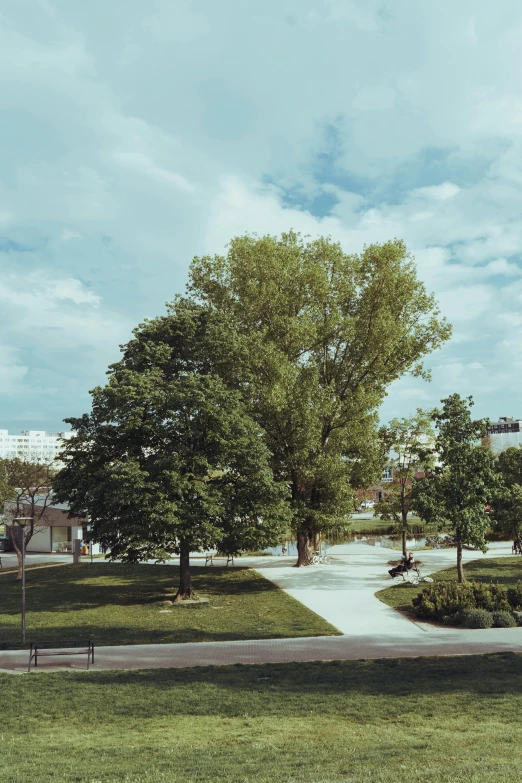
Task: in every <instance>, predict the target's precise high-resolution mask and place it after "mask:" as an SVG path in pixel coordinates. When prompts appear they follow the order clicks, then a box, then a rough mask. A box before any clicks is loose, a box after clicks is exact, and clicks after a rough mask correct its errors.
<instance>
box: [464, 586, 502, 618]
mask: <svg viewBox="0 0 522 783" xmlns="http://www.w3.org/2000/svg"><path fill="white" fill-rule="evenodd" d="M470 584H472V585H473V593H474V595H475V605H476V607H477V609H487V611H488V612H509V610H510V608H511V606H510V604H509V601H508V596H507V590H506V588H505V587H503V585H495V584H486V583H484V582H470Z"/></svg>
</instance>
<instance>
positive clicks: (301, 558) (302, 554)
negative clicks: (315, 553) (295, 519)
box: [294, 533, 312, 568]
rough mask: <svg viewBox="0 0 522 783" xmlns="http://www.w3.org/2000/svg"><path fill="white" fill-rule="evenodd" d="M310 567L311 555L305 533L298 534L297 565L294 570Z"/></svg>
mask: <svg viewBox="0 0 522 783" xmlns="http://www.w3.org/2000/svg"><path fill="white" fill-rule="evenodd" d="M308 565H312V553H311V552H310V545H309V539H308V534H307V533H299V535H298V536H297V563H296V564H295V566H294V568H300V567H301V566H308Z"/></svg>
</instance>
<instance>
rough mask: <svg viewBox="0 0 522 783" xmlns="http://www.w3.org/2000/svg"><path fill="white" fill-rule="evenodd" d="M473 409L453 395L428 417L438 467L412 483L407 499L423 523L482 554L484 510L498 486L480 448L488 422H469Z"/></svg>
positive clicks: (489, 457) (489, 456) (491, 463)
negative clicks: (434, 433) (434, 431)
mask: <svg viewBox="0 0 522 783" xmlns="http://www.w3.org/2000/svg"><path fill="white" fill-rule="evenodd" d="M472 405H473V400H472V399H471V398H470V397H468V398H467V399H462V398H461V397H460V396H459V395H458V394H453V395H451V396H450V397H447V398H446V399H444V400H442V409H441V410H439V411H435V412H434V413H433V420H434V422H435V425H436V428H437V436H436V440H435V449H434V451H435V454H436V456H437V459H438V464H437V465H436V466H435V467H434V468H433V469H432V470H431V472H430V473H429V474H428V475H427V476H426V478H423V479H419V480H415V481H414V486H413V498H412V499H413V507H414V508H415V509H416V510H417V511H418V512H419V514H420V515H421V517H422V518H423V519H424V520H425V521H426V522H428V523H432V524H436V525H437V526H438V527H439V528H440V529H445V530H448V531H451V532H454V533H455V535H456V536H457V539H458V541H459V542H462V543H468V544H471V545H472V546H475V547H477V548H478V549H481V550H482V551H483V552H485V551H486V550H487V544H486V539H485V535H486V531H487V529H488V527H489V520H488V516H487V514H486V513H485V506H486V505H487V504H489V503H490V502H491V498H492V495H493V493H494V492H495V490H496V489H497V487H498V484H499V482H498V477H497V474H496V471H495V465H494V459H493V455H492V454H491V452H490V451H489V449H486V448H484V447H483V446H481V445H480V441H481V439H482V438H483V437H484V436H485V434H486V427H487V421H486V420H485V419H476V420H473V419H472V418H471V413H470V408H471V406H472Z"/></svg>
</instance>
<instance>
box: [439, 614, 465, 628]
mask: <svg viewBox="0 0 522 783" xmlns="http://www.w3.org/2000/svg"><path fill="white" fill-rule="evenodd" d="M463 619H464V618H463V615H462V614H461V613H460V612H457V614H445V615H444V617H443V618H442V623H443V625H461V624H462V621H463Z"/></svg>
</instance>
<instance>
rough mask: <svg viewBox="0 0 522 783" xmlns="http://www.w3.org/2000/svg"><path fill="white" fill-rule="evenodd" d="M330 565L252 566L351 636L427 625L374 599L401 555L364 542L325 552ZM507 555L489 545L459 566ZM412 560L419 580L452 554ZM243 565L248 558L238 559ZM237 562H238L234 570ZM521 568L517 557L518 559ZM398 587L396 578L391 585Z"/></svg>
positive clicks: (278, 562) (506, 548) (425, 554)
mask: <svg viewBox="0 0 522 783" xmlns="http://www.w3.org/2000/svg"><path fill="white" fill-rule="evenodd" d="M328 552H329V554H330V555H331V556H332V558H333V559H332V562H331V563H330V564H329V565H327V566H325V565H317V566H312V567H309V568H293V564H294V562H295V558H294V557H292V558H282V557H266V558H264V560H262V561H260V560H259V559H257V560H256V561H255V562H252V563H249V564H251V565H252V566H253V567H254V568H255V569H256V571H259V573H260V574H262V575H263V576H264V577H266V579H270V580H271V581H272V582H274V584H276V585H277V586H278V587H280V588H282V589H283V590H285V592H287V593H288V594H289V595H291V596H293V597H294V598H296V599H297V600H298V601H300V602H301V603H302V604H304V605H305V606H307V607H308V608H309V609H311V610H312V611H313V612H315V613H316V614H318V615H320V616H321V617H323V618H324V619H325V620H327V621H328V622H329V623H331V624H332V625H333V626H335V627H336V628H338V629H339V630H340V631H341V632H342V633H344V634H349V635H350V636H370V635H373V634H376V635H384V636H386V635H388V634H389V635H391V636H401V635H402V636H404V637H408V638H409V637H411V636H412V635H413V636H415V635H419V634H422V633H424V632H426V628H430V629H431V626H421V625H419V624H414V623H412V622H411V621H410V620H407V619H406V618H405V617H403V616H402V615H400V614H399V613H398V612H396V611H395V610H394V609H391V608H390V607H389V606H387V605H386V604H383V603H382V601H379V599H378V598H376V597H375V593H376V592H377V591H378V590H382V589H383V588H385V587H390V586H391V585H392V584H393V582H392V580H391V579H390V577H389V575H388V569H389V568H390V566H389V565H388V561H389V560H398V558H399V557H400V552H398V551H397V550H393V549H388V548H387V547H380V546H370V545H369V544H367V543H366V542H364V541H357V542H353V543H351V544H340V545H338V546H334V547H331V548H330V549H329V550H328ZM504 555H511V544H505V543H500V544H497V543H494V544H492V545H491V547H490V549H489V552H488V553H487V554H486V555H483V554H482V552H474V551H469V550H466V551H465V552H464V553H463V560H464V563H467V562H470V561H471V560H477V559H482V558H484V557H499V556H504ZM416 557H417V559H418V560H419V561H420V562H422V563H423V564H424V565H423V567H422V568H421V573H422V575H423V576H427V575H428V574H430V573H433V572H434V571H440V570H441V569H443V568H448V567H449V566H453V565H455V560H456V552H455V550H454V549H432V550H425V551H420V552H418V553H417V554H416ZM241 560H242V561H243V560H244V562H245V564H246V562H247V558H244V559H243V558H242V559H241ZM240 562H241V561H239V560H238V561H237V563H238V565H239V564H240ZM521 565H522V558H521ZM400 583H402V579H396V580H395V584H397V585H398V584H400Z"/></svg>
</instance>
